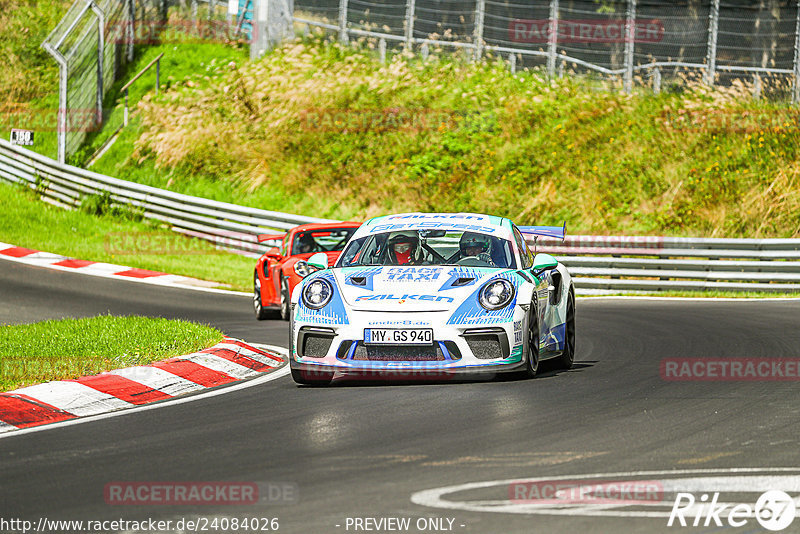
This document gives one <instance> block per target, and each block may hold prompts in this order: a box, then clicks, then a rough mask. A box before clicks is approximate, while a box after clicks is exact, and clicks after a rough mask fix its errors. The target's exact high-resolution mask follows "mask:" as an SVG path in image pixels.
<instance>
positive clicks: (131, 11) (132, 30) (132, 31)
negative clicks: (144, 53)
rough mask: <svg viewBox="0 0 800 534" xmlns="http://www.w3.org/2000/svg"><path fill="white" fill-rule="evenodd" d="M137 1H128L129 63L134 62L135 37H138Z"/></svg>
mask: <svg viewBox="0 0 800 534" xmlns="http://www.w3.org/2000/svg"><path fill="white" fill-rule="evenodd" d="M135 1H136V0H128V18H129V21H128V25H127V28H128V63H130V62H131V61H133V37H134V35H136V27H135V24H136V4H135Z"/></svg>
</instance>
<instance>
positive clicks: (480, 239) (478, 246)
mask: <svg viewBox="0 0 800 534" xmlns="http://www.w3.org/2000/svg"><path fill="white" fill-rule="evenodd" d="M490 245H491V241H490V238H489V236H488V235H483V234H476V233H475V232H464V234H463V235H462V236H461V240H460V241H459V242H458V247H459V250H460V251H461V255H462V256H464V257H467V256H477V255H479V254H483V253H488V252H489V248H490Z"/></svg>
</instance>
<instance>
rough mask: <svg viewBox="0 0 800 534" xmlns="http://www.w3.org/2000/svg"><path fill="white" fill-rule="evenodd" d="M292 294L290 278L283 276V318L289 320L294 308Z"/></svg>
mask: <svg viewBox="0 0 800 534" xmlns="http://www.w3.org/2000/svg"><path fill="white" fill-rule="evenodd" d="M291 299H292V296H291V295H290V294H289V279H288V278H283V277H282V278H281V319H283V320H284V321H288V320H289V314H290V313H291V311H290V310H291V309H292V300H291Z"/></svg>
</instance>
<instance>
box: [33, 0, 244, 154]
mask: <svg viewBox="0 0 800 534" xmlns="http://www.w3.org/2000/svg"><path fill="white" fill-rule="evenodd" d="M227 6H228V1H227V0H75V2H74V3H73V4H72V6H71V7H70V8H69V10H68V11H67V14H66V15H65V16H64V18H63V19H61V21H60V22H59V23H58V25H57V26H56V27H55V28H54V29H53V31H52V32H51V33H50V35H48V37H47V38H46V39H45V40H44V42H43V43H42V46H43V47H44V49H45V50H47V52H48V53H49V54H50V55H51V56H52V57H53V59H54V60H55V61H56V62H57V63H58V66H59V105H58V123H57V127H56V128H57V129H56V131H57V134H58V161H59V162H61V163H64V162H65V161H66V160H67V158H69V157H70V156H71V155H73V154H75V152H76V151H77V150H78V148H79V147H80V146H81V144H82V143H83V141H84V140H85V139H86V136H87V135H88V134H89V132H91V131H93V130H95V129H97V127H98V126H99V125H100V124H102V123H103V119H104V109H103V99H104V98H105V96H106V95H107V93H108V91H109V90H110V89H111V88H112V86H113V85H114V82H115V81H117V80H118V79H119V78H120V76H121V75H122V74H123V73H124V72H125V66H126V64H128V63H130V62H131V61H133V59H134V50H135V46H136V45H148V44H155V43H158V42H160V40H161V39H162V36H163V35H164V34H165V33H167V34H169V35H167V36H166V38H171V37H174V36H173V35H171V34H170V32H172V33H189V34H194V35H195V36H196V37H200V38H205V37H206V36H211V37H212V38H218V37H219V35H220V32H221V31H223V32H227V31H228V30H232V31H235V27H233V24H235V21H234V20H233V19H232V17H231V16H230V15H226V13H227V11H228V10H227ZM170 17H174V18H175V20H172V21H171V20H170ZM206 19H207V20H208V21H215V22H218V23H219V24H209V23H206V22H205V21H206ZM220 25H224V26H225V27H222V26H220Z"/></svg>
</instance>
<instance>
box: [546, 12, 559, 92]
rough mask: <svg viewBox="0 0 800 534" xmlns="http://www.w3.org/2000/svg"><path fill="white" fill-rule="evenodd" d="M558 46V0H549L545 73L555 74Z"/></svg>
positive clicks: (551, 75)
mask: <svg viewBox="0 0 800 534" xmlns="http://www.w3.org/2000/svg"><path fill="white" fill-rule="evenodd" d="M557 46H558V0H550V38H549V39H548V40H547V74H548V75H549V76H550V77H551V78H552V77H553V76H555V74H556V53H557Z"/></svg>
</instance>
